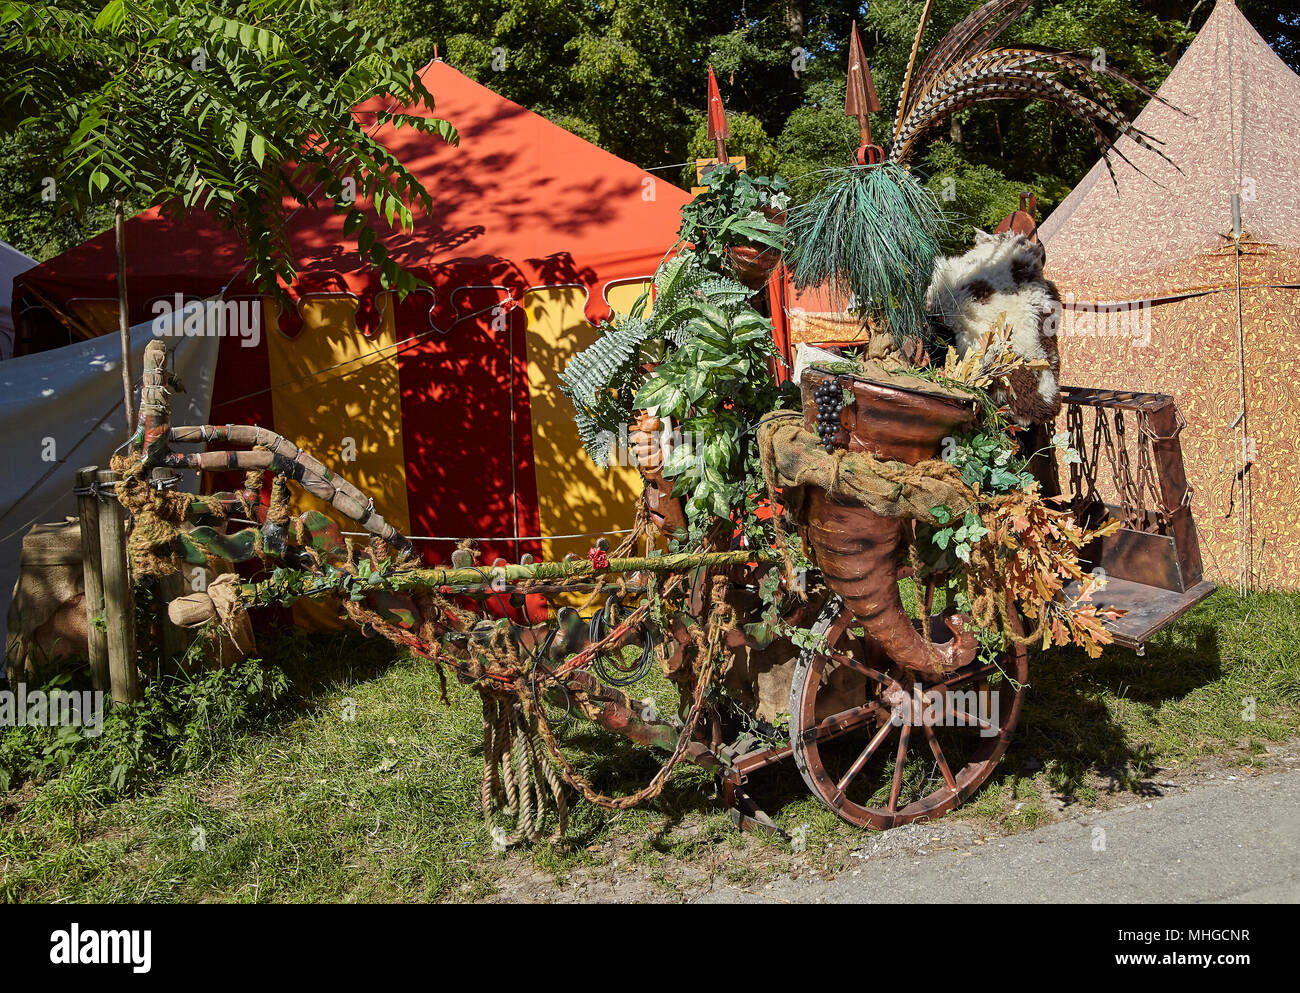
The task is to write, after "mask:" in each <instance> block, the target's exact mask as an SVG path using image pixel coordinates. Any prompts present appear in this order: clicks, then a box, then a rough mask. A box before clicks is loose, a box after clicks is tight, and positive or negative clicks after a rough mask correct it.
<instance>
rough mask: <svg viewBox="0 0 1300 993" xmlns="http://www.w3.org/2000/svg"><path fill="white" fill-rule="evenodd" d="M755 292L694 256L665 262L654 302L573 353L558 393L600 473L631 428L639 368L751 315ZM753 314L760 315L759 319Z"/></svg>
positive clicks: (640, 305)
mask: <svg viewBox="0 0 1300 993" xmlns="http://www.w3.org/2000/svg"><path fill="white" fill-rule="evenodd" d="M752 293H753V291H752V290H750V289H748V288H747V287H745V286H742V285H741V284H740V283H737V282H736V281H735V280H733V279H729V278H727V277H726V276H722V275H719V274H718V273H716V272H712V271H710V270H708V269H706V268H704V267H703V266H701V265H700V263H699V259H698V257H697V256H696V255H695V253H693V252H691V251H683V252H680V253H678V254H677V255H675V256H673V257H672V258H669V259H666V260H664V262H663V263H661V264H660V266H659V269H658V271H657V272H656V273H655V305H654V309H653V310H652V311H651V312H650V313H649V314H646V307H647V305H648V296H646V295H643V296H642V297H641V299H640V300H638V301H637V303H636V304H635V305H633V308H632V312H631V313H630V314H626V315H616V316H615V317H614V320H613V321H612V322H611V321H604V322H602V323H601V325H600V331H601V336H600V337H599V338H597V339H596V340H595V341H594V342H592V344H591V345H589V346H588V347H587V348H585V349H583V350H582V351H581V352H579V353H578V354H577V355H575V356H574V357H573V358H572V359H571V360H570V361H569V364H568V366H567V367H566V368H565V370H564V372H563V373H561V374H560V389H561V391H562V392H563V393H564V395H565V396H567V397H568V398H569V399H570V400H571V401H572V402H573V407H574V419H575V421H576V422H577V426H578V436H579V437H580V438H581V439H582V444H583V447H584V448H585V449H586V450H587V454H588V455H589V456H591V459H592V461H593V462H595V463H596V464H597V465H598V466H600V467H601V468H602V469H604V468H608V466H609V452H610V448H611V445H612V444H613V442H614V441H615V437H616V435H617V434H618V433H619V432H620V431H624V430H626V428H627V425H628V422H629V421H630V420H631V417H632V411H633V410H634V409H636V406H637V404H636V403H635V395H636V391H637V389H638V388H639V387H640V385H641V383H642V380H643V378H644V376H643V374H642V365H643V364H645V363H647V362H652V361H655V360H656V359H657V358H658V357H659V355H660V354H661V353H662V351H663V349H664V348H665V346H671V347H680V346H683V345H686V344H687V343H689V342H690V341H691V339H692V338H694V336H695V335H696V334H697V333H699V332H700V330H701V329H705V330H707V329H711V328H716V327H721V326H724V325H725V324H726V323H727V322H728V320H729V317H728V314H730V313H734V312H740V311H749V313H751V314H753V313H754V312H753V310H752V309H751V308H749V307H748V306H747V301H748V299H749V297H750V295H751V294H752ZM754 316H757V315H756V314H755V315H754Z"/></svg>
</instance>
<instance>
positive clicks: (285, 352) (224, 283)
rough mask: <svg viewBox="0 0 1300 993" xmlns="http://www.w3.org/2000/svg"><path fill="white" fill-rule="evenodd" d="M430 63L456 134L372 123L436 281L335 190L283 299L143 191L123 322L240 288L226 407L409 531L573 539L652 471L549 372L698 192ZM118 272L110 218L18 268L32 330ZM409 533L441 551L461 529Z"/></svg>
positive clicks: (217, 395) (230, 296)
mask: <svg viewBox="0 0 1300 993" xmlns="http://www.w3.org/2000/svg"><path fill="white" fill-rule="evenodd" d="M422 75H423V80H424V83H425V85H426V86H427V87H428V88H429V90H430V91H431V92H432V93H433V94H434V97H435V99H436V101H437V106H436V110H435V113H436V114H437V116H439V117H442V118H445V119H447V120H449V121H450V122H451V123H452V124H454V125H455V127H456V128H457V130H458V131H459V132H460V146H459V147H449V146H447V145H445V144H443V143H441V142H439V141H438V140H437V139H435V138H433V137H430V136H427V135H422V134H418V133H416V132H414V131H410V130H405V131H399V130H394V129H392V128H391V126H389V125H383V126H381V127H379V128H378V130H377V131H376V134H377V136H378V137H379V138H380V139H381V140H382V141H383V142H384V144H385V145H387V147H388V148H389V149H391V151H392V152H393V153H394V154H395V155H396V156H397V157H398V158H399V159H400V160H401V161H403V162H404V163H405V164H406V165H407V166H408V168H410V169H411V170H412V171H413V172H414V173H416V174H417V175H418V176H419V177H420V179H421V180H422V182H423V183H424V185H425V187H426V188H427V189H428V190H429V191H430V192H431V193H432V195H433V198H434V203H435V206H434V210H433V211H432V213H430V214H423V213H420V214H417V217H416V222H415V226H414V230H413V231H411V232H408V233H397V234H394V235H393V236H391V237H389V238H387V239H386V244H387V245H388V248H389V250H390V253H391V255H392V256H393V257H394V258H396V260H397V261H398V262H400V263H401V264H403V265H404V266H406V267H408V268H410V269H412V270H413V271H414V272H416V273H417V274H418V275H420V276H421V277H422V278H424V279H425V280H427V281H428V283H429V284H430V286H431V287H432V291H423V292H417V293H413V294H411V295H410V296H408V297H407V299H406V300H404V301H403V302H401V303H397V302H396V299H395V297H394V296H393V295H392V294H391V293H388V292H387V291H385V290H383V288H382V287H381V286H380V285H379V282H378V275H377V273H374V272H372V271H370V270H368V269H366V268H364V267H363V266H362V265H361V263H360V261H359V259H358V255H357V251H356V242H355V238H353V237H351V236H347V235H345V234H344V233H343V230H342V224H343V216H342V215H339V214H335V213H334V212H333V210H332V209H331V208H330V207H329V206H328V205H325V206H323V207H320V208H319V209H313V210H302V211H299V212H298V213H296V214H295V215H294V216H293V217H292V219H291V222H290V229H289V234H290V238H291V243H292V245H293V247H294V250H295V253H296V256H297V259H298V261H299V274H298V277H297V280H296V282H295V284H294V286H293V287H291V293H292V296H293V297H294V299H295V301H296V311H294V312H289V313H280V312H279V308H278V307H277V306H276V305H274V304H273V303H271V302H270V299H269V298H265V299H264V298H261V297H259V296H258V295H257V293H256V290H255V288H253V287H252V286H251V285H250V284H249V282H248V280H247V278H246V269H245V267H244V262H243V258H244V256H243V252H242V250H241V248H240V246H239V244H238V242H237V241H236V240H235V239H234V237H233V236H232V235H231V234H229V233H228V232H226V231H224V230H222V229H221V227H220V226H219V225H217V224H216V223H215V222H214V220H213V219H212V218H211V217H207V216H203V215H198V216H191V217H190V218H189V219H187V220H183V221H179V220H174V219H169V218H166V217H164V216H162V214H161V213H160V212H159V211H157V210H152V211H149V212H146V213H145V214H142V215H140V216H139V217H136V218H135V219H134V220H132V221H131V222H130V223H129V224H128V226H127V234H126V243H127V254H128V267H127V285H128V291H129V295H130V304H131V310H132V314H131V321H132V324H133V325H134V324H135V323H138V322H140V321H144V320H148V319H150V318H151V317H152V316H153V315H154V314H155V313H156V311H155V310H154V309H153V305H154V302H155V301H157V300H160V299H161V300H172V299H174V296H175V294H177V293H179V294H182V295H183V296H184V297H186V298H207V297H211V296H213V295H214V294H223V295H224V296H225V298H226V299H227V300H241V299H242V300H245V301H247V303H248V304H249V305H251V306H252V307H255V308H256V309H257V310H258V311H260V313H261V314H262V315H263V319H262V324H261V329H262V333H261V335H260V341H259V342H258V344H257V345H256V347H246V346H245V345H244V343H243V342H242V341H241V340H240V339H239V338H235V337H229V338H224V339H223V340H222V342H221V348H220V358H219V361H218V364H217V368H216V370H215V377H216V381H215V384H214V395H213V407H212V413H211V418H210V419H211V420H212V421H213V422H215V423H255V424H262V425H266V426H268V427H271V428H273V429H274V430H275V431H277V432H279V433H281V434H283V435H285V436H286V437H288V438H290V439H292V440H293V441H295V442H296V443H297V444H299V445H300V446H302V447H303V448H305V449H307V450H309V451H311V452H312V453H313V454H315V455H316V456H317V457H318V458H320V459H321V460H322V461H323V462H325V464H326V465H328V466H329V467H330V468H331V469H333V470H336V471H338V472H339V473H341V474H343V475H345V476H347V477H348V478H349V479H351V480H353V481H354V482H355V483H356V484H357V485H358V486H360V487H361V489H362V490H363V491H365V492H367V493H370V494H372V495H373V496H374V499H375V503H376V506H377V507H378V508H380V509H381V510H382V513H383V514H384V516H385V517H386V518H387V519H388V520H389V521H391V522H393V524H394V525H395V526H397V527H398V528H400V529H401V530H403V531H404V532H406V533H408V534H411V535H414V536H417V537H418V536H427V537H429V538H438V539H450V538H459V537H464V536H471V537H477V538H484V539H487V540H484V541H481V542H480V544H481V545H482V547H483V549H484V558H485V560H486V561H488V562H491V561H492V560H493V559H494V558H495V557H496V556H502V557H505V558H507V559H509V560H511V561H515V560H517V559H518V557H519V556H520V555H522V554H523V553H526V552H527V553H531V554H533V555H534V556H538V557H543V556H544V557H546V558H555V557H562V556H563V555H565V554H566V553H568V552H576V553H578V554H582V553H584V552H585V551H586V550H587V549H589V548H590V547H591V544H592V538H590V537H586V536H585V535H588V534H590V533H592V532H601V531H607V530H614V529H619V528H626V527H628V526H630V522H631V520H632V517H633V499H634V496H635V494H636V493H637V492H638V491H639V481H638V479H637V476H636V473H635V470H634V469H630V468H617V469H614V470H612V471H609V472H606V471H602V470H598V469H596V467H595V466H594V465H593V464H592V463H591V462H590V460H588V459H587V457H586V455H585V454H584V453H583V450H582V448H581V446H580V444H579V441H578V437H577V433H576V430H575V428H574V426H573V418H572V408H571V407H570V405H569V403H568V400H567V399H566V398H565V397H564V396H563V394H561V393H560V392H559V390H558V388H557V386H558V377H559V374H560V373H561V372H562V371H563V369H564V367H565V365H566V364H567V362H568V360H569V357H570V356H571V355H573V353H574V352H576V351H578V350H580V349H582V348H584V347H585V346H586V345H587V344H589V343H590V342H591V340H592V339H593V338H594V336H595V334H596V331H595V329H594V327H593V323H594V322H596V321H598V320H599V319H601V318H602V317H606V316H608V315H609V314H610V313H611V311H616V310H620V309H626V308H627V307H629V306H630V305H631V303H632V301H634V300H635V299H636V297H637V296H638V295H639V293H640V292H641V290H642V289H643V287H644V285H645V281H646V280H647V279H648V278H649V277H650V276H651V275H652V274H653V272H654V270H655V267H656V265H657V264H658V262H659V260H660V259H661V257H662V256H663V254H664V253H665V251H667V250H668V249H669V248H671V247H672V245H673V243H674V241H675V234H676V230H677V227H678V223H679V220H680V217H679V211H680V208H681V206H682V205H683V204H684V203H685V202H686V201H687V200H688V196H687V194H685V193H684V192H682V191H681V190H679V189H677V188H675V187H673V186H671V185H670V184H668V183H666V182H664V181H663V180H661V179H658V178H656V177H654V176H652V175H651V174H649V173H646V172H644V171H642V170H641V169H639V168H637V167H636V166H634V165H632V164H631V163H628V162H625V161H623V160H622V159H619V158H617V157H616V156H614V155H611V154H610V153H608V152H605V151H602V150H601V149H599V148H597V147H596V146H594V145H592V144H590V143H588V142H586V141H584V140H583V139H581V138H579V137H577V136H575V135H573V134H570V133H569V132H567V131H565V130H564V129H563V128H560V127H558V126H556V125H554V124H552V123H550V122H549V121H547V120H546V119H545V118H542V117H540V116H538V115H536V114H533V113H531V112H530V111H528V110H526V109H524V108H523V107H520V106H518V105H517V104H514V103H512V102H510V101H509V100H506V99H504V98H502V97H501V96H499V95H498V94H496V93H494V92H492V91H491V90H489V89H487V88H486V87H484V86H481V85H479V84H478V83H475V82H474V81H472V80H470V79H468V78H467V77H465V76H464V75H462V74H461V73H459V72H457V71H456V70H455V69H452V68H451V67H450V66H448V65H446V64H444V63H441V62H433V63H431V64H430V65H429V66H427V67H426V68H425V69H424V71H423V74H422ZM381 109H383V108H382V106H380V105H379V104H378V103H375V102H372V103H370V104H368V105H363V106H362V107H359V108H358V109H357V111H356V114H357V116H358V118H359V119H360V120H362V121H363V122H365V121H366V120H367V119H369V120H370V121H374V120H375V116H376V112H377V111H378V110H381ZM115 274H116V259H115V255H114V243H113V235H112V232H109V233H107V234H105V235H103V236H101V237H99V238H96V239H94V240H92V241H90V242H87V243H86V244H84V245H81V246H79V247H77V248H74V249H72V250H70V251H68V252H66V253H64V254H63V255H61V256H59V257H57V258H55V259H52V260H50V261H49V262H46V263H45V264H43V265H41V266H38V267H36V268H35V269H33V270H31V271H29V272H28V273H25V274H24V275H23V276H22V278H21V279H20V280H18V281H16V283H15V290H16V300H15V303H16V306H15V310H16V312H19V311H21V313H22V315H23V316H22V318H21V319H22V320H23V321H24V327H25V328H26V330H27V332H28V335H27V349H28V350H31V348H32V344H31V338H32V331H33V329H39V328H41V327H42V326H44V327H46V328H48V327H51V326H57V327H58V328H59V333H60V334H64V335H66V334H67V333H71V334H72V335H74V336H78V337H89V336H93V335H97V334H103V333H105V332H108V331H110V330H112V329H114V328H115V327H116V295H117V287H116V278H115ZM56 322H57V323H56ZM64 329H67V330H66V331H65V330H64ZM20 338H22V331H21V330H20ZM65 340H66V337H65ZM20 347H22V345H21V343H20ZM541 535H584V537H574V538H547V539H539V537H538V536H541ZM417 546H418V547H420V548H421V549H422V550H423V551H424V552H425V555H426V557H427V559H428V560H429V561H431V562H437V561H445V560H446V559H447V558H448V557H449V555H450V552H451V551H452V549H453V548H454V547H455V546H454V544H452V543H451V542H450V541H441V540H439V541H423V542H417Z"/></svg>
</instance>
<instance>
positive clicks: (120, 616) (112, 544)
mask: <svg viewBox="0 0 1300 993" xmlns="http://www.w3.org/2000/svg"><path fill="white" fill-rule="evenodd" d="M95 478H96V479H97V481H98V482H99V484H100V487H101V488H102V489H105V490H107V492H106V493H104V494H103V495H101V496H100V497H99V553H100V559H101V566H102V568H103V576H104V619H105V621H106V622H107V626H108V632H107V635H108V675H109V683H110V686H111V689H112V692H113V702H114V703H133V702H135V701H137V700H139V699H140V676H139V673H138V672H137V671H136V665H135V600H134V597H133V596H132V591H131V574H130V567H129V566H128V564H127V561H126V512H125V511H124V510H123V509H122V505H121V504H120V503H118V502H117V497H116V496H115V495H113V491H112V486H113V484H114V483H116V482H117V473H115V472H113V471H112V470H111V469H102V470H100V471H99V472H98V473H96V475H95Z"/></svg>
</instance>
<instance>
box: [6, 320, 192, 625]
mask: <svg viewBox="0 0 1300 993" xmlns="http://www.w3.org/2000/svg"><path fill="white" fill-rule="evenodd" d="M153 337H154V335H153V329H152V326H151V323H146V324H141V325H140V326H138V327H135V328H132V329H131V356H132V361H133V362H134V363H135V368H136V369H139V368H140V363H141V362H142V361H143V356H144V349H145V345H147V344H148V343H149V342H150V341H152V340H153ZM121 355H122V353H121V349H120V347H119V345H118V339H117V336H116V335H113V336H112V337H105V338H101V339H95V340H91V341H80V342H76V343H74V344H71V345H65V346H64V347H63V348H55V349H51V350H50V351H47V352H41V353H40V354H38V355H24V356H19V357H18V358H16V359H12V360H10V361H8V362H0V465H3V466H4V469H5V471H4V473H3V475H0V644H2V643H3V638H4V635H5V633H7V617H8V613H9V602H10V597H11V596H12V594H13V590H14V582H15V580H17V578H18V572H19V558H20V553H21V552H22V543H23V535H25V534H26V533H27V532H28V531H29V530H30V529H31V528H32V526H33V525H34V524H37V523H52V522H58V521H62V520H63V519H64V518H65V517H68V516H76V513H77V503H76V499H75V498H74V497H73V493H72V489H73V484H74V477H75V476H76V473H77V470H78V469H80V468H81V467H82V466H87V465H97V466H99V467H100V468H102V469H107V468H108V465H109V459H110V458H111V457H112V455H113V452H114V451H115V450H116V449H117V448H118V447H120V446H121V444H122V442H123V440H124V438H125V431H126V423H125V421H124V420H123V417H122V377H121V373H120V372H117V371H115V370H118V369H120V368H121V367H120V365H119V363H120V362H121ZM216 356H217V339H216V338H213V337H194V338H181V339H178V340H177V342H176V348H175V349H174V351H173V356H172V361H173V368H174V369H175V371H176V373H177V375H179V376H180V378H181V381H182V382H183V383H184V384H185V392H184V393H178V394H176V395H175V396H173V398H172V404H173V410H174V412H175V416H176V418H177V423H188V424H201V423H204V422H205V421H206V420H207V418H208V405H209V403H210V401H211V398H212V367H213V365H214V363H215V361H216ZM193 482H194V481H193V480H190V481H189V483H190V484H193ZM25 620H26V621H27V622H29V623H30V624H34V623H36V620H37V619H32V618H25Z"/></svg>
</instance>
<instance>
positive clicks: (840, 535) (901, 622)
mask: <svg viewBox="0 0 1300 993" xmlns="http://www.w3.org/2000/svg"><path fill="white" fill-rule="evenodd" d="M828 379H833V380H835V381H836V385H837V386H838V387H841V388H843V387H848V388H849V389H850V390H852V392H853V396H854V403H853V404H852V405H850V406H847V407H845V409H844V410H843V411H841V413H840V429H841V430H840V432H839V433H838V434H837V435H836V436H835V437H834V439H833V441H834V443H835V444H837V445H840V446H841V447H844V448H847V449H848V450H849V451H851V452H855V451H856V452H869V453H871V454H872V455H873V456H875V457H876V458H879V459H890V460H894V461H898V462H905V463H907V464H908V465H915V464H916V463H917V462H920V461H922V460H924V459H928V458H934V457H935V456H936V455H937V454H938V453H939V448H940V445H941V444H942V442H943V439H944V438H945V437H947V436H950V435H952V434H954V433H956V432H957V430H958V429H960V428H961V427H964V426H965V425H966V424H967V423H968V422H969V421H970V419H971V416H972V414H973V409H972V408H971V406H970V405H969V404H966V403H962V402H960V401H957V400H953V399H949V398H946V397H939V396H935V395H934V394H927V393H924V392H922V391H919V390H910V389H901V388H895V387H892V386H886V385H884V384H882V383H876V382H872V381H870V380H863V379H858V378H856V377H851V376H838V377H837V376H833V375H831V374H829V373H827V372H825V371H823V370H820V369H810V370H808V371H807V372H806V373H805V374H804V377H803V383H802V392H803V404H804V421H805V430H813V429H814V426H815V416H816V415H815V411H816V400H815V398H814V392H815V391H816V389H817V387H818V386H820V385H821V384H822V383H823V382H825V381H826V380H828ZM807 514H808V538H809V541H810V542H811V543H812V546H813V548H814V549H815V550H816V552H817V562H818V565H820V566H821V570H822V575H823V576H824V577H825V579H826V585H827V586H829V587H830V588H831V589H832V590H833V591H834V592H835V593H836V594H837V595H838V596H840V597H841V598H842V599H843V600H844V602H845V603H846V604H847V605H848V607H849V608H850V609H851V610H852V611H853V613H854V615H855V617H856V619H857V621H858V623H860V624H861V625H862V627H863V629H864V630H865V631H866V633H867V636H868V637H870V638H871V639H872V640H873V641H874V642H876V643H877V644H878V645H879V646H880V647H881V648H882V649H883V650H884V651H885V652H886V653H887V654H888V656H889V657H890V658H891V659H893V660H894V661H895V662H897V663H899V664H901V665H904V666H906V667H907V668H909V669H912V670H913V671H916V672H920V673H926V674H930V675H936V674H940V673H944V672H950V671H952V670H953V669H958V668H960V667H961V666H963V665H966V664H967V663H969V662H970V661H972V660H973V659H974V658H975V655H976V653H977V651H978V648H979V646H978V643H977V642H976V639H975V636H974V634H973V633H972V632H971V631H969V630H967V629H966V628H965V627H964V626H963V625H962V621H961V618H960V617H957V616H951V617H945V618H944V623H945V624H946V625H947V627H948V630H949V631H950V632H951V635H952V636H951V637H950V638H942V634H940V639H941V640H939V641H937V642H935V641H933V640H932V641H931V643H930V644H928V645H927V643H926V639H925V638H924V637H923V636H922V635H921V632H920V631H919V630H917V628H916V626H915V625H914V624H913V623H912V618H911V617H910V616H909V615H908V613H907V611H906V610H905V609H904V608H903V601H902V599H901V597H900V596H899V592H898V574H899V569H900V567H901V565H902V562H901V560H900V555H901V553H902V550H903V549H904V548H905V547H906V544H905V541H904V539H905V537H906V534H905V531H904V529H905V527H906V526H907V525H906V522H905V521H904V520H903V519H902V518H900V517H884V516H882V515H880V514H877V513H875V512H874V511H872V510H869V509H867V508H866V507H860V506H856V505H849V504H842V503H837V502H835V501H834V500H832V499H831V498H830V497H829V496H828V495H827V493H826V491H825V490H823V489H821V488H819V487H809V488H808V502H807ZM932 635H933V632H932Z"/></svg>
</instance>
